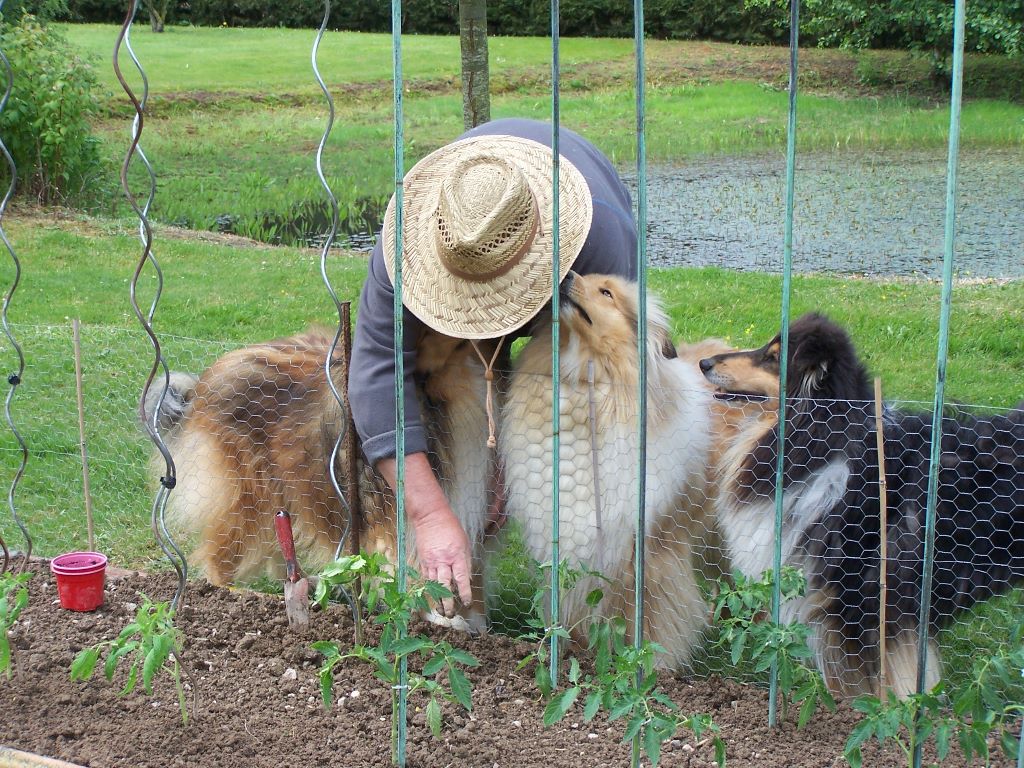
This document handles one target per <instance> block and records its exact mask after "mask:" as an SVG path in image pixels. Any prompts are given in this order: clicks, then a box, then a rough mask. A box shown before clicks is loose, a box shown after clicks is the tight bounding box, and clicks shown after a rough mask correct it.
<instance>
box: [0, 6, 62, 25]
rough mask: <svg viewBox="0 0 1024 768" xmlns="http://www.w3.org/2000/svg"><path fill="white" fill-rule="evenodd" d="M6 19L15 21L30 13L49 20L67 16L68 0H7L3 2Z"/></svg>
mask: <svg viewBox="0 0 1024 768" xmlns="http://www.w3.org/2000/svg"><path fill="white" fill-rule="evenodd" d="M2 5H3V18H4V21H7V22H10V23H14V22H17V21H18V20H20V19H21V17H22V16H25V15H26V14H30V15H32V16H35V17H36V18H37V19H44V20H46V21H49V20H51V19H62V18H64V17H65V16H67V13H68V4H67V0H7V2H5V3H3V4H2Z"/></svg>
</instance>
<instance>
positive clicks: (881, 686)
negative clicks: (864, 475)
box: [875, 377, 889, 699]
mask: <svg viewBox="0 0 1024 768" xmlns="http://www.w3.org/2000/svg"><path fill="white" fill-rule="evenodd" d="M875 440H876V445H877V448H878V533H879V539H878V565H879V569H878V587H879V590H878V591H879V602H878V698H879V699H882V698H883V694H884V692H885V689H886V688H887V678H888V675H887V674H886V666H887V664H886V652H885V606H886V602H887V598H888V595H887V587H888V585H887V584H886V570H887V564H888V562H887V561H888V554H889V546H888V533H889V520H888V518H889V515H888V511H887V509H886V504H887V499H886V493H887V491H888V483H887V481H886V479H885V428H884V425H883V423H882V379H881V378H878V377H876V378H875Z"/></svg>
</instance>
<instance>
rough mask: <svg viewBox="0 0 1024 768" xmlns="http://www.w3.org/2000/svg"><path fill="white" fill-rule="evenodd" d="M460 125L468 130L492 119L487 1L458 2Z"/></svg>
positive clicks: (466, 0)
mask: <svg viewBox="0 0 1024 768" xmlns="http://www.w3.org/2000/svg"><path fill="white" fill-rule="evenodd" d="M459 37H460V40H461V43H462V122H463V123H464V125H465V128H466V129H467V130H468V129H470V128H473V127H474V126H477V125H480V124H481V123H486V122H487V121H488V120H490V119H491V90H490V82H489V69H488V62H487V0H459Z"/></svg>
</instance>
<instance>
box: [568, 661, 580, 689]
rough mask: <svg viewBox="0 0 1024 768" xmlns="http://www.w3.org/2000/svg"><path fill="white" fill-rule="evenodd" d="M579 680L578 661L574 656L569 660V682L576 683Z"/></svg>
mask: <svg viewBox="0 0 1024 768" xmlns="http://www.w3.org/2000/svg"><path fill="white" fill-rule="evenodd" d="M579 680H580V662H579V659H577V658H576V657H575V656H573V657H572V659H570V660H569V682H570V683H572V684H573V685H576V684H577V683H578V682H579Z"/></svg>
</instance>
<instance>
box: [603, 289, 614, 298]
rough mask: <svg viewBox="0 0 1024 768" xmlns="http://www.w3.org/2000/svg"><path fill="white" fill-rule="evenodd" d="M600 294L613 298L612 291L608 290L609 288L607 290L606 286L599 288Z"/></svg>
mask: <svg viewBox="0 0 1024 768" xmlns="http://www.w3.org/2000/svg"><path fill="white" fill-rule="evenodd" d="M601 295H602V296H607V297H608V298H609V299H611V298H614V297H613V296H612V292H611V291H609V290H608V289H607V288H602V289H601Z"/></svg>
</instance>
